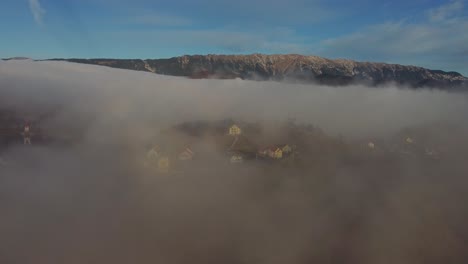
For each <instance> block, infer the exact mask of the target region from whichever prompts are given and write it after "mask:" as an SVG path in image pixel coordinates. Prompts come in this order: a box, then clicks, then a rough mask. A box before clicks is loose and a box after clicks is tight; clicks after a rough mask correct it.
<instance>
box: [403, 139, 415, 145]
mask: <svg viewBox="0 0 468 264" xmlns="http://www.w3.org/2000/svg"><path fill="white" fill-rule="evenodd" d="M405 142H406V144H413V143H414V140H413V139H412V138H410V137H407V138H406V139H405Z"/></svg>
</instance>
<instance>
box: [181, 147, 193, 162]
mask: <svg viewBox="0 0 468 264" xmlns="http://www.w3.org/2000/svg"><path fill="white" fill-rule="evenodd" d="M194 155H195V153H193V151H192V150H191V149H190V148H189V147H187V148H185V149H184V150H183V151H182V152H181V153H180V154H179V160H182V161H186V160H192V159H193V156H194Z"/></svg>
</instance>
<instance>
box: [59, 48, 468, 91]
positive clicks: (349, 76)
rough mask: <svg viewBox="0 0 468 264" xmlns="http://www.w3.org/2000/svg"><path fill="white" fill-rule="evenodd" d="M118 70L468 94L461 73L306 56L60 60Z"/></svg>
mask: <svg viewBox="0 0 468 264" xmlns="http://www.w3.org/2000/svg"><path fill="white" fill-rule="evenodd" d="M59 60H66V61H70V62H77V63H88V64H96V65H103V66H110V67H115V68H123V69H131V70H139V71H148V72H154V73H159V74H166V75H174V76H186V77H190V78H220V79H230V78H241V79H248V80H277V81H280V80H288V81H297V80H299V81H304V82H311V83H322V84H329V85H347V84H352V83H357V82H358V83H365V84H367V85H370V86H375V85H379V84H384V83H398V84H402V85H408V86H411V87H435V88H441V89H445V88H454V89H455V88H466V87H468V79H467V78H466V77H464V76H462V75H461V74H459V73H457V72H445V71H441V70H429V69H425V68H422V67H416V66H404V65H398V64H387V63H372V62H357V61H352V60H344V59H338V60H331V59H326V58H321V57H317V56H303V55H294V54H292V55H262V54H253V55H193V56H181V57H174V58H170V59H149V60H119V59H59Z"/></svg>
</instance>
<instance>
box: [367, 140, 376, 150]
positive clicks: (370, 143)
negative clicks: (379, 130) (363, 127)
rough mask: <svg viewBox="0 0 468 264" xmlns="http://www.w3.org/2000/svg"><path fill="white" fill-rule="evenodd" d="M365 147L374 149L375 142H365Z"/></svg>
mask: <svg viewBox="0 0 468 264" xmlns="http://www.w3.org/2000/svg"><path fill="white" fill-rule="evenodd" d="M367 147H368V148H369V149H371V150H374V149H375V144H374V142H369V143H367Z"/></svg>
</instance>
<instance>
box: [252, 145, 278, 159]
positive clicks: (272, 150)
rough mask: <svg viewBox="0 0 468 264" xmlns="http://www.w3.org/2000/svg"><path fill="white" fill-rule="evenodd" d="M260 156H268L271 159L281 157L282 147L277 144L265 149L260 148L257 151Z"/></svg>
mask: <svg viewBox="0 0 468 264" xmlns="http://www.w3.org/2000/svg"><path fill="white" fill-rule="evenodd" d="M257 155H258V156H260V157H268V158H271V159H281V158H283V149H282V148H281V147H278V146H272V147H268V148H265V149H261V150H260V151H258V153H257Z"/></svg>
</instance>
